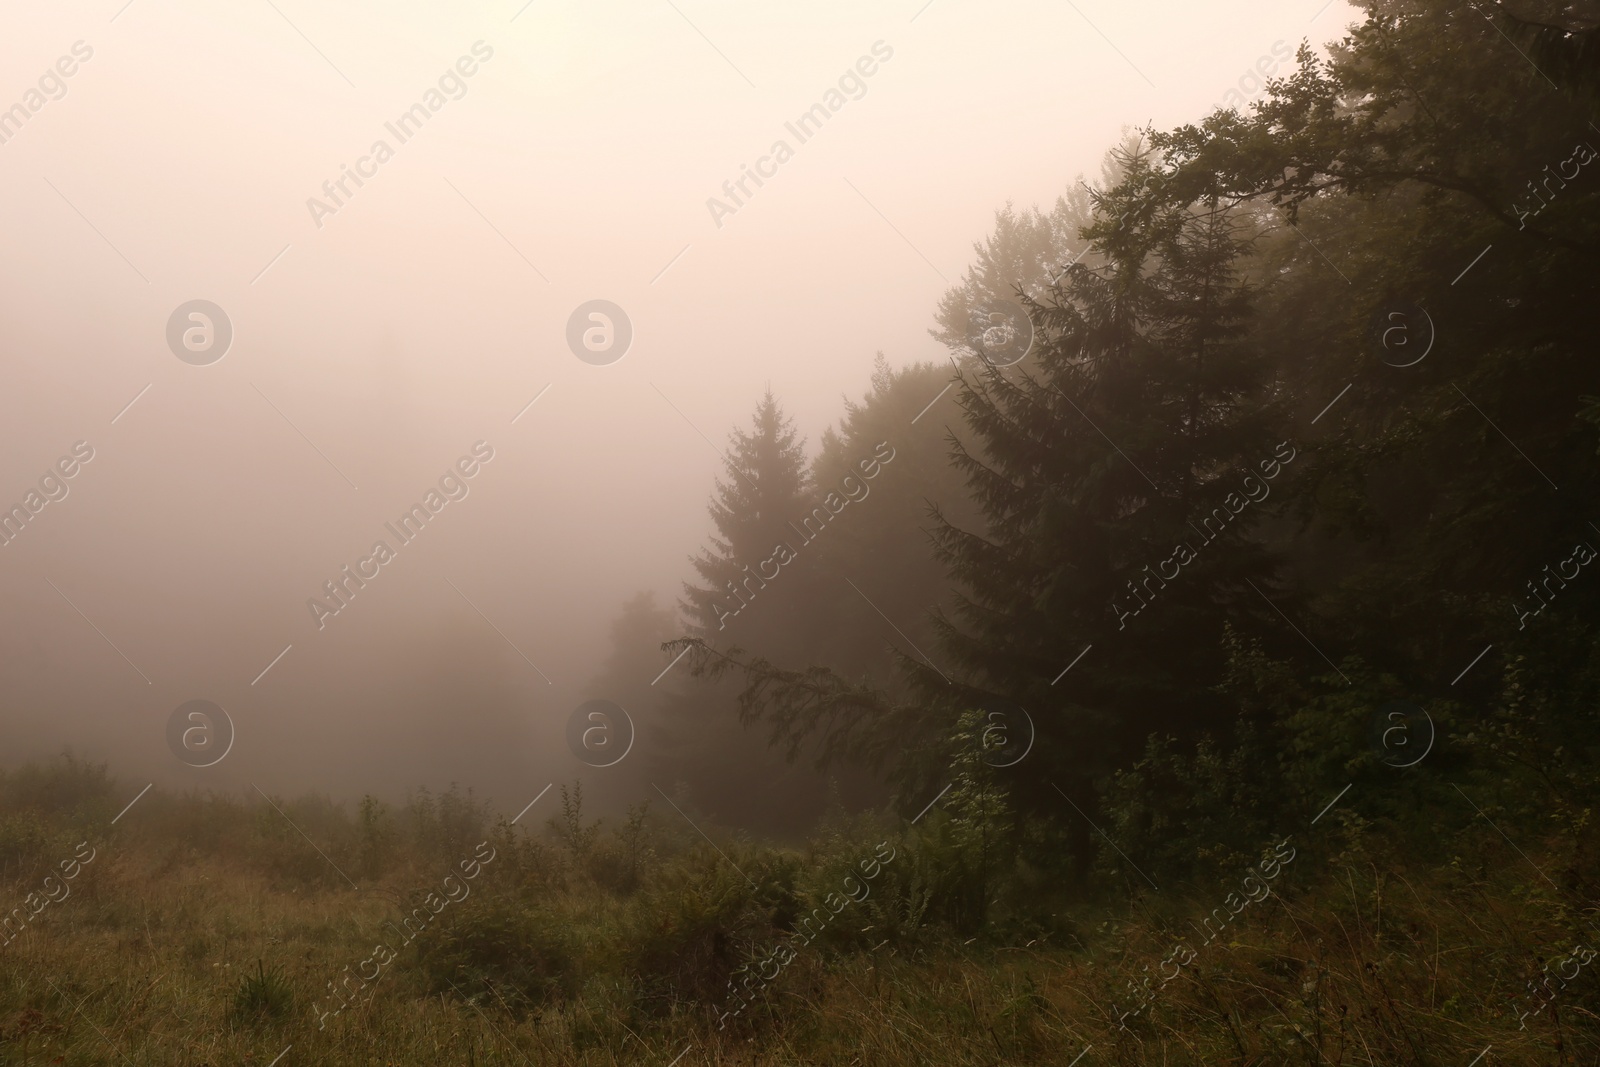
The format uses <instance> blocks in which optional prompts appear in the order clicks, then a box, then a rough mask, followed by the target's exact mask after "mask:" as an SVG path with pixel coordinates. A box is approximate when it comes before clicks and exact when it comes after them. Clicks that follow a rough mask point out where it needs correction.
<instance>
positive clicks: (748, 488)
mask: <svg viewBox="0 0 1600 1067" xmlns="http://www.w3.org/2000/svg"><path fill="white" fill-rule="evenodd" d="M724 467H725V471H726V473H725V476H724V477H722V478H720V479H718V481H717V485H716V490H715V494H714V497H713V499H712V502H711V506H710V512H711V520H712V522H713V524H714V525H715V526H716V531H717V532H716V534H714V535H713V536H712V538H711V543H710V545H709V546H708V547H707V548H706V549H704V550H703V551H701V552H700V554H699V555H697V556H695V557H694V558H693V559H692V560H691V562H692V563H693V564H694V569H695V571H696V573H698V574H699V575H700V578H701V580H702V581H703V582H704V583H705V584H704V585H691V584H688V583H685V585H684V599H683V601H682V602H681V603H682V607H683V610H684V613H685V615H686V616H687V617H688V619H689V621H690V624H691V626H692V627H693V628H694V631H695V632H696V633H697V634H698V635H700V636H702V637H706V638H708V639H712V640H723V639H726V638H727V637H729V636H730V635H729V633H728V631H729V630H730V629H732V630H733V631H734V633H735V634H737V635H738V636H739V638H740V639H741V640H743V641H751V640H759V638H760V636H761V635H763V634H766V635H771V634H774V633H775V632H776V625H775V621H776V620H777V619H778V617H779V612H778V611H776V610H773V608H774V605H773V603H770V601H776V600H779V599H780V594H788V597H787V599H791V600H792V599H793V598H794V597H795V596H798V595H800V587H801V586H802V585H803V583H802V582H801V581H800V576H799V575H796V574H792V573H790V574H781V580H782V589H781V590H778V589H775V590H772V591H771V595H767V594H768V592H769V591H768V590H767V589H766V585H767V583H766V582H765V581H764V580H763V579H762V578H761V577H760V575H759V574H758V573H757V568H758V565H759V564H760V563H761V562H762V561H764V560H768V559H771V558H772V557H773V555H774V551H775V549H776V548H777V546H779V545H790V546H791V547H792V546H793V542H794V541H795V540H796V535H795V532H794V530H793V528H792V527H791V526H790V523H791V522H792V521H793V519H794V518H795V517H797V516H799V515H801V514H803V513H804V512H805V510H806V506H805V501H806V498H807V495H808V490H809V479H808V477H807V471H806V458H805V449H804V447H803V443H802V442H801V441H800V440H799V437H798V435H797V434H796V432H795V430H794V426H793V423H792V421H791V420H790V419H789V418H788V417H786V416H785V415H784V413H783V410H782V408H780V407H779V405H778V401H777V399H776V398H775V397H774V396H773V395H772V391H771V390H770V389H769V390H768V391H767V393H766V395H765V396H763V397H762V399H761V402H760V403H759V404H757V405H756V410H755V415H754V417H753V419H752V425H751V429H749V430H735V431H734V433H733V435H732V441H731V447H730V449H729V450H728V452H727V453H726V458H725V461H724ZM785 566H787V565H785ZM768 573H771V572H770V569H769V571H768ZM780 573H781V572H780ZM752 574H755V575H756V577H755V578H754V579H752V578H751V575H752ZM773 584H774V585H777V584H778V583H777V582H774V583H773ZM761 600H767V601H769V603H767V604H765V605H764V606H758V605H759V602H760V601H761ZM746 607H748V608H749V609H750V610H749V612H748V614H746V613H745V610H744V609H745V608H746ZM736 616H737V617H739V621H738V623H737V624H736V623H735V622H734V618H735V617H736ZM763 618H764V619H766V620H767V622H766V623H765V624H761V623H759V622H757V621H756V620H760V619H763Z"/></svg>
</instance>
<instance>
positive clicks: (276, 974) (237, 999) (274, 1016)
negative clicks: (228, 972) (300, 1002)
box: [229, 960, 294, 1026]
mask: <svg viewBox="0 0 1600 1067" xmlns="http://www.w3.org/2000/svg"><path fill="white" fill-rule="evenodd" d="M293 1008H294V988H293V987H292V986H291V985H290V984H289V980H288V978H287V977H286V976H285V975H284V973H283V972H282V971H281V970H279V969H278V968H276V967H274V968H272V969H271V970H268V969H267V967H266V966H265V965H264V964H263V963H262V962H261V961H260V960H257V961H256V973H255V974H249V975H246V976H245V977H244V978H243V979H241V980H240V982H239V985H238V988H237V989H235V990H234V993H233V1002H232V1006H231V1008H230V1011H229V1018H230V1019H231V1020H232V1021H233V1022H234V1023H236V1024H238V1025H240V1026H262V1025H265V1024H268V1023H281V1022H283V1021H284V1020H285V1019H286V1018H288V1016H289V1013H290V1011H292V1010H293Z"/></svg>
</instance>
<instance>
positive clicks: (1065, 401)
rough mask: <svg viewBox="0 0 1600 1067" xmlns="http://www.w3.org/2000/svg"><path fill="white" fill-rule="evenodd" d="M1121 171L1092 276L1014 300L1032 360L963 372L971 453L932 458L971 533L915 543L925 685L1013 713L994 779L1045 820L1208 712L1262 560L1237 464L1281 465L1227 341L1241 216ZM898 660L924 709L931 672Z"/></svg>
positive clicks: (1258, 369) (1085, 271) (1257, 478)
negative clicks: (949, 591) (1020, 728)
mask: <svg viewBox="0 0 1600 1067" xmlns="http://www.w3.org/2000/svg"><path fill="white" fill-rule="evenodd" d="M1122 162H1123V166H1124V169H1125V171H1126V174H1125V177H1124V178H1123V180H1122V181H1121V182H1119V183H1118V184H1117V185H1116V186H1115V187H1113V188H1112V189H1110V190H1108V191H1106V192H1105V193H1103V194H1099V195H1098V196H1097V198H1096V211H1097V214H1096V221H1095V222H1094V223H1093V224H1092V225H1090V226H1089V227H1087V228H1086V229H1085V231H1084V235H1085V237H1087V238H1089V239H1090V240H1092V241H1094V242H1095V245H1096V247H1097V248H1099V249H1101V250H1102V251H1103V253H1104V254H1105V256H1106V265H1105V266H1103V267H1100V268H1094V269H1091V268H1089V267H1086V266H1083V265H1079V266H1075V267H1073V268H1072V269H1071V270H1070V271H1068V272H1067V274H1066V275H1065V276H1064V277H1063V278H1062V279H1061V280H1060V281H1059V283H1058V284H1057V285H1056V286H1055V287H1054V288H1053V289H1052V291H1051V293H1050V296H1049V298H1048V299H1047V300H1046V301H1045V302H1044V303H1042V304H1038V303H1032V302H1030V304H1031V306H1030V311H1031V312H1032V315H1033V317H1034V321H1035V328H1036V330H1037V331H1038V341H1037V342H1036V344H1038V352H1037V363H1036V364H1035V365H1034V366H1032V367H1031V368H1030V367H1029V366H1028V365H1027V364H1024V365H1023V366H1021V367H1018V368H1015V369H1014V370H1013V371H1011V372H1009V373H1008V372H1004V371H1000V370H996V369H992V368H990V369H985V370H983V371H979V372H977V373H976V374H974V375H970V376H969V375H963V389H962V393H961V398H960V403H961V404H962V406H963V408H964V409H965V411H966V416H967V422H968V425H969V427H970V428H971V429H972V430H973V431H974V432H975V434H976V436H977V438H978V446H979V447H978V449H976V450H975V449H969V448H967V447H965V446H963V445H961V444H960V442H957V441H952V449H953V457H954V460H955V462H956V464H957V465H958V467H959V468H960V469H961V470H962V471H963V472H964V473H965V474H966V475H967V478H968V481H969V485H970V487H971V489H972V492H973V493H974V495H975V496H976V498H977V499H978V501H979V502H980V503H981V504H982V506H983V508H984V510H985V513H986V518H987V527H988V530H987V532H986V533H985V532H977V531H972V530H968V529H963V528H960V527H957V526H956V525H954V524H952V523H949V522H942V523H941V525H940V526H939V527H938V529H937V531H936V536H937V539H938V544H939V547H940V552H941V555H942V558H943V559H944V561H945V562H946V564H947V565H948V567H949V569H950V573H951V575H952V576H953V577H954V578H955V579H956V580H957V581H959V582H960V583H961V585H962V586H963V590H964V592H963V594H962V595H961V596H960V597H959V598H958V599H957V606H956V609H955V614H954V618H953V619H945V620H942V621H941V625H940V629H941V637H942V640H941V649H942V651H943V653H944V655H945V656H946V657H947V658H948V659H949V660H950V661H951V663H950V664H947V665H946V671H945V673H949V670H950V667H951V666H953V667H954V668H955V670H956V671H957V672H958V673H959V675H960V676H961V678H962V680H963V682H964V686H963V689H964V692H962V693H961V694H960V695H959V696H958V697H957V699H958V700H964V701H968V702H974V703H976V704H977V705H978V706H980V707H981V706H984V704H985V703H986V702H989V701H993V700H996V699H1003V700H1010V701H1015V702H1016V703H1018V704H1021V705H1022V706H1023V707H1025V708H1027V709H1028V710H1029V713H1030V714H1031V715H1032V716H1033V719H1034V721H1035V723H1036V725H1037V729H1038V730H1039V733H1040V745H1039V746H1037V748H1036V751H1037V753H1038V756H1037V758H1035V759H1032V760H1028V761H1025V762H1023V763H1021V764H1019V765H1018V766H1017V767H1016V778H1015V787H1016V789H1017V790H1018V791H1019V793H1020V794H1021V799H1022V806H1024V807H1027V808H1033V809H1035V810H1038V809H1041V808H1043V809H1047V810H1055V811H1059V810H1061V809H1062V807H1063V805H1062V803H1061V797H1060V796H1059V795H1056V793H1055V790H1057V789H1059V790H1061V791H1062V792H1063V793H1065V794H1066V795H1067V797H1068V798H1069V799H1070V800H1071V801H1072V802H1073V803H1075V804H1077V805H1078V806H1079V807H1080V808H1081V809H1084V810H1090V809H1092V805H1093V802H1094V793H1095V788H1094V787H1095V783H1096V781H1097V780H1099V779H1102V778H1103V777H1104V776H1105V775H1106V774H1107V773H1108V772H1109V770H1110V769H1111V768H1112V767H1115V766H1117V765H1119V764H1121V763H1122V762H1123V761H1124V760H1126V759H1127V758H1128V757H1129V756H1130V755H1131V754H1133V753H1135V752H1137V751H1138V749H1139V747H1140V746H1141V745H1142V744H1143V740H1144V738H1145V737H1146V736H1147V735H1148V734H1150V733H1152V732H1155V731H1164V732H1173V733H1178V734H1190V735H1192V734H1194V733H1195V732H1197V731H1199V730H1201V729H1204V728H1206V727H1209V726H1213V725H1215V724H1216V723H1218V722H1219V721H1221V720H1223V718H1224V717H1225V708H1224V707H1223V706H1222V703H1221V701H1220V699H1219V698H1218V696H1217V695H1216V694H1215V693H1214V692H1213V689H1212V687H1213V686H1214V685H1215V684H1216V682H1217V681H1219V680H1220V677H1221V672H1222V669H1223V666H1224V660H1223V654H1222V646H1221V639H1222V633H1223V627H1224V624H1225V623H1226V622H1227V621H1228V620H1229V619H1230V618H1231V619H1232V620H1233V621H1234V625H1235V626H1236V627H1238V628H1240V629H1242V630H1245V631H1246V632H1249V631H1251V630H1252V629H1254V628H1256V626H1258V625H1259V622H1258V620H1260V618H1261V616H1262V614H1263V613H1264V612H1268V611H1269V610H1270V609H1269V608H1268V606H1267V605H1266V604H1265V603H1264V602H1263V601H1262V600H1261V597H1260V595H1259V594H1258V593H1257V592H1256V591H1255V590H1252V588H1251V585H1250V584H1249V583H1250V582H1252V581H1253V582H1254V583H1255V584H1256V586H1257V587H1258V588H1262V587H1266V586H1267V583H1268V581H1269V578H1270V574H1271V564H1270V561H1269V560H1268V559H1267V557H1266V554H1265V552H1264V551H1263V550H1262V549H1261V547H1260V546H1259V545H1257V544H1256V543H1255V542H1254V541H1253V540H1252V539H1251V533H1250V531H1251V527H1252V526H1254V525H1255V523H1256V522H1257V521H1258V520H1259V519H1260V517H1261V516H1262V515H1263V514H1264V508H1263V507H1262V505H1261V504H1259V503H1253V502H1251V500H1247V499H1246V493H1247V492H1249V493H1250V494H1251V496H1252V497H1253V496H1255V495H1260V496H1261V497H1262V498H1263V499H1265V496H1266V495H1267V493H1268V490H1266V489H1264V488H1255V487H1261V486H1264V485H1265V481H1264V478H1263V474H1262V470H1261V469H1258V466H1259V465H1260V464H1263V463H1266V464H1271V465H1272V467H1273V468H1277V469H1280V470H1281V466H1282V463H1281V461H1282V458H1283V455H1284V454H1287V453H1282V452H1280V453H1278V454H1277V455H1276V458H1275V453H1274V441H1273V439H1272V436H1271V435H1270V433H1269V432H1268V429H1267V427H1268V424H1269V422H1270V418H1271V406H1270V404H1268V403H1266V400H1267V397H1266V396H1265V389H1264V385H1265V382H1266V380H1267V377H1268V374H1269V370H1270V368H1269V366H1268V364H1267V362H1266V360H1265V359H1264V358H1263V357H1262V355H1261V354H1260V353H1259V352H1258V351H1256V350H1255V348H1254V347H1253V346H1252V344H1251V342H1250V340H1249V337H1248V334H1247V332H1246V329H1245V327H1246V324H1247V323H1248V320H1249V310H1250V302H1251V291H1250V290H1249V288H1248V287H1247V286H1246V285H1244V283H1243V282H1242V280H1241V276H1240V268H1239V262H1240V259H1241V257H1242V256H1244V255H1245V253H1246V251H1247V247H1248V246H1247V243H1246V241H1245V240H1244V238H1243V236H1242V235H1241V233H1240V230H1241V229H1242V228H1245V227H1247V226H1248V223H1247V221H1245V220H1242V219H1240V218H1238V217H1236V216H1235V214H1234V212H1232V211H1231V210H1230V208H1229V206H1228V205H1226V204H1225V203H1223V202H1222V201H1221V200H1220V199H1219V198H1218V197H1217V196H1216V195H1214V194H1213V195H1210V196H1208V197H1206V198H1205V199H1203V200H1201V201H1199V202H1192V201H1189V200H1184V199H1174V198H1172V197H1171V196H1169V195H1167V193H1166V191H1165V189H1164V187H1163V184H1162V181H1161V178H1162V174H1161V172H1160V170H1158V169H1157V168H1156V166H1155V164H1154V163H1153V162H1152V161H1151V160H1150V158H1149V155H1148V153H1137V152H1136V153H1130V154H1128V155H1126V156H1125V157H1124V158H1123V161H1122ZM1290 447H1292V446H1290ZM1179 546H1184V550H1180V548H1179ZM1091 645H1092V646H1093V648H1092V650H1090V651H1088V652H1086V653H1084V659H1083V660H1082V662H1080V663H1077V664H1076V666H1074V668H1073V670H1072V671H1071V673H1070V674H1069V675H1066V676H1063V675H1062V671H1063V669H1064V668H1065V667H1066V666H1067V665H1068V663H1070V662H1072V661H1073V660H1074V659H1075V657H1077V656H1078V655H1079V653H1080V652H1084V650H1085V649H1086V648H1088V647H1089V646H1091ZM905 664H906V667H907V669H908V670H909V671H910V672H911V673H912V674H913V676H914V677H915V678H916V679H917V681H918V684H919V687H920V689H921V691H922V692H923V693H925V694H926V695H927V697H928V699H930V700H933V701H941V700H944V699H945V698H943V697H941V691H942V689H943V688H944V687H943V684H942V683H943V679H942V678H940V677H937V676H935V675H934V674H933V673H932V672H930V671H928V670H927V669H926V668H925V667H922V666H920V665H918V664H917V663H916V662H915V661H913V660H911V659H909V658H907V659H906V660H905ZM947 713H948V712H947Z"/></svg>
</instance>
